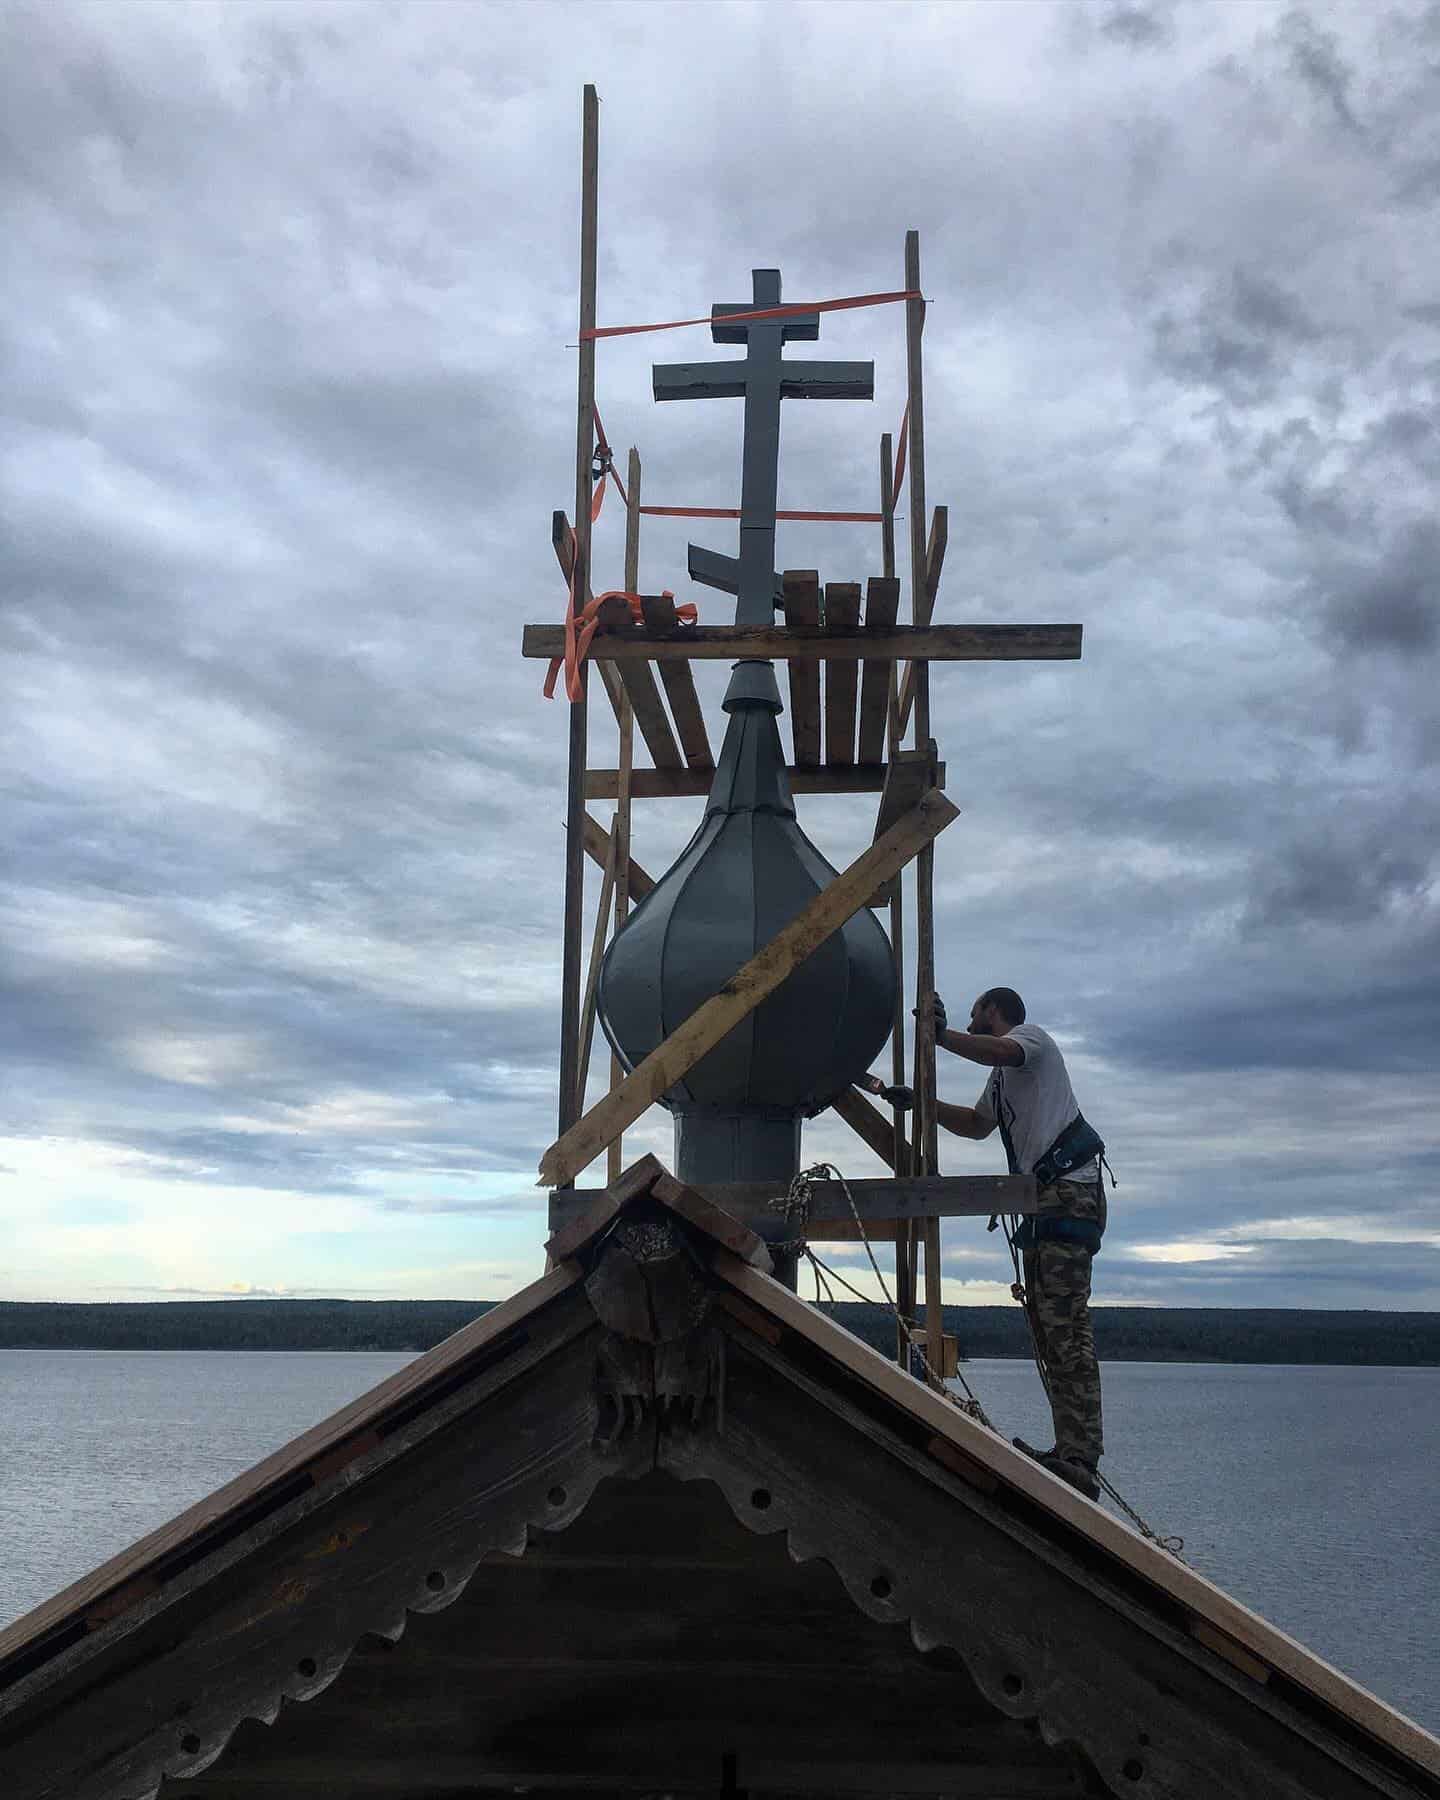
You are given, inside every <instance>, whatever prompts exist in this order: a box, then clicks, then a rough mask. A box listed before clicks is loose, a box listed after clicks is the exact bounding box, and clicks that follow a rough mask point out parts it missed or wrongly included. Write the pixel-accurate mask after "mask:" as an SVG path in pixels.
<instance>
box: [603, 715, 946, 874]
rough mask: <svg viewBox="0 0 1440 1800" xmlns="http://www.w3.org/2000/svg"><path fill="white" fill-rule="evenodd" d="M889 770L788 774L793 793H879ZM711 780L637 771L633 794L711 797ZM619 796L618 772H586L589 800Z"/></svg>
mask: <svg viewBox="0 0 1440 1800" xmlns="http://www.w3.org/2000/svg"><path fill="white" fill-rule="evenodd" d="M817 742H818V739H817ZM886 767H887V765H886V764H885V763H856V764H854V765H853V766H852V767H851V768H848V769H817V768H809V767H807V768H797V767H796V766H795V764H794V763H791V764H790V765H789V767H788V768H787V769H786V771H785V774H786V776H787V777H788V779H789V782H790V792H791V793H792V794H879V793H883V792H884V789H885V770H886ZM711 779H712V777H711V775H710V774H709V773H708V772H707V771H705V770H704V769H636V770H634V771H633V773H632V774H631V777H630V795H631V798H632V799H635V800H685V799H690V798H692V797H693V796H695V795H696V794H708V793H709V792H710V782H711ZM944 785H945V764H944V763H943V762H942V763H937V764H936V767H935V786H936V787H942V788H943V787H944ZM619 796H620V771H619V770H618V769H587V770H586V771H585V798H586V799H587V800H616V799H618V798H619ZM631 866H632V867H633V866H634V865H633V864H632V865H631Z"/></svg>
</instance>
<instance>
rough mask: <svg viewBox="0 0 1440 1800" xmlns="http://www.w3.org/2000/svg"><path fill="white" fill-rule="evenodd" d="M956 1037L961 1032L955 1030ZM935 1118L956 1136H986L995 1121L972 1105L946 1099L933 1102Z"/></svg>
mask: <svg viewBox="0 0 1440 1800" xmlns="http://www.w3.org/2000/svg"><path fill="white" fill-rule="evenodd" d="M955 1035H956V1036H957V1037H959V1036H961V1035H962V1034H961V1033H959V1032H957V1033H956V1034H955ZM935 1120H936V1123H937V1124H940V1125H943V1126H944V1127H945V1129H946V1130H947V1131H953V1132H954V1133H955V1135H956V1137H967V1138H987V1137H989V1135H990V1133H991V1132H992V1131H993V1130H994V1129H995V1121H994V1120H993V1119H992V1118H990V1117H988V1116H982V1115H981V1114H980V1113H978V1112H976V1110H975V1108H974V1107H973V1106H952V1105H951V1104H950V1102H949V1101H948V1100H937V1101H936V1102H935Z"/></svg>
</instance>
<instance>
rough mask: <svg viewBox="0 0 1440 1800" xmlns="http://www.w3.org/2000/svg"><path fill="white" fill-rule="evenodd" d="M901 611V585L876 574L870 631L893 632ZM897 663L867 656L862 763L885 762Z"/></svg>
mask: <svg viewBox="0 0 1440 1800" xmlns="http://www.w3.org/2000/svg"><path fill="white" fill-rule="evenodd" d="M899 609H900V583H899V582H898V581H886V580H885V579H884V578H883V577H881V576H875V575H872V576H871V577H870V581H869V583H868V585H867V587H866V590H865V627H866V630H867V631H889V630H890V629H891V628H892V627H893V626H894V624H895V617H896V614H897V613H898V611H899ZM894 667H895V664H894V663H893V662H890V661H887V660H886V659H885V658H883V657H867V658H866V661H865V673H864V675H863V676H862V677H861V680H860V747H859V751H858V759H859V761H861V762H862V763H877V762H883V761H884V760H885V723H886V713H887V711H888V709H889V705H890V677H891V673H892V671H893V670H894Z"/></svg>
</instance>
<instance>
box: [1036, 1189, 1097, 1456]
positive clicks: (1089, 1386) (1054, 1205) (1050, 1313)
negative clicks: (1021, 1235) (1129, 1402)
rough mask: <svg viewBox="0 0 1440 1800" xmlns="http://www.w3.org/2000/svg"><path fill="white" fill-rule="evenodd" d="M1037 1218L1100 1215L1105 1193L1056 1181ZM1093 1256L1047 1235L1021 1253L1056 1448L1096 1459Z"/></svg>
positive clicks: (1065, 1453) (1042, 1193)
mask: <svg viewBox="0 0 1440 1800" xmlns="http://www.w3.org/2000/svg"><path fill="white" fill-rule="evenodd" d="M1039 1198H1040V1216H1041V1217H1042V1218H1043V1217H1044V1216H1046V1215H1047V1214H1048V1215H1049V1216H1050V1217H1052V1218H1054V1217H1061V1216H1063V1217H1066V1218H1071V1219H1097V1220H1101V1221H1102V1222H1103V1208H1104V1198H1103V1196H1102V1195H1099V1194H1097V1192H1096V1189H1095V1188H1094V1187H1091V1186H1083V1187H1082V1186H1081V1185H1080V1184H1079V1183H1077V1182H1073V1181H1057V1182H1056V1183H1055V1185H1054V1186H1053V1187H1048V1188H1042V1189H1041V1190H1040V1196H1039ZM1092 1260H1093V1259H1092V1257H1091V1254H1090V1252H1089V1251H1088V1250H1086V1249H1083V1248H1082V1247H1081V1246H1080V1245H1079V1244H1068V1243H1065V1242H1063V1241H1060V1240H1057V1239H1053V1238H1052V1239H1046V1240H1043V1241H1042V1242H1041V1243H1039V1244H1037V1245H1036V1246H1035V1248H1034V1249H1033V1250H1027V1251H1026V1252H1025V1304H1026V1311H1027V1312H1028V1313H1029V1315H1030V1324H1031V1327H1032V1329H1033V1330H1034V1333H1035V1342H1036V1344H1037V1345H1038V1346H1039V1349H1040V1354H1041V1356H1042V1357H1044V1359H1045V1367H1046V1373H1047V1375H1048V1377H1049V1382H1050V1410H1051V1412H1052V1413H1053V1414H1054V1415H1055V1448H1056V1449H1057V1450H1058V1451H1059V1452H1060V1453H1061V1455H1062V1456H1073V1457H1078V1458H1079V1459H1080V1460H1081V1461H1082V1462H1087V1463H1090V1464H1092V1465H1093V1464H1095V1463H1098V1462H1099V1460H1100V1458H1101V1456H1102V1455H1103V1453H1104V1450H1105V1437H1104V1430H1103V1421H1102V1417H1101V1410H1100V1365H1099V1363H1097V1362H1096V1360H1095V1334H1094V1332H1093V1331H1092V1330H1091V1326H1090V1264H1091V1262H1092Z"/></svg>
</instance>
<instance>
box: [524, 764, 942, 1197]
mask: <svg viewBox="0 0 1440 1800" xmlns="http://www.w3.org/2000/svg"><path fill="white" fill-rule="evenodd" d="M959 816H960V809H959V807H957V806H956V805H954V804H953V802H951V801H950V800H947V799H946V797H945V795H944V794H942V793H941V792H940V790H939V789H938V788H932V789H931V790H930V791H929V792H928V793H927V794H926V795H925V796H924V798H923V799H922V800H921V801H920V803H919V805H918V806H915V807H913V808H912V809H911V810H910V811H909V812H908V813H906V814H905V815H904V817H903V818H901V819H899V820H897V821H896V823H895V824H894V825H893V826H892V827H891V828H890V830H889V831H887V832H886V833H885V835H884V836H883V837H881V838H879V839H878V840H877V841H876V842H875V843H873V844H872V845H871V846H870V848H869V849H868V850H866V851H865V852H864V854H863V855H861V856H858V857H856V859H855V861H854V862H852V863H851V864H850V866H849V868H848V869H846V870H845V871H844V873H843V874H840V875H837V876H836V877H835V879H834V881H832V882H831V883H830V885H829V886H828V887H827V888H825V889H824V890H823V892H821V893H819V894H817V895H816V896H815V898H814V899H813V900H812V901H811V902H810V904H809V905H808V906H806V907H803V908H802V909H801V911H800V912H798V913H797V914H796V916H795V917H794V918H793V919H792V920H791V921H790V923H789V924H788V925H786V926H784V927H783V928H782V929H781V930H780V931H778V932H777V933H776V934H775V936H774V937H773V938H771V940H770V942H769V943H768V944H766V945H765V947H764V949H763V950H757V951H756V953H755V955H754V956H752V957H751V958H750V960H749V962H747V963H746V964H745V965H744V966H743V967H742V968H740V969H738V970H737V971H736V972H735V974H734V975H732V976H731V977H730V979H729V981H727V982H726V983H725V985H724V987H722V988H721V989H720V991H719V993H718V994H712V995H711V997H710V998H709V999H708V1000H707V1001H705V1003H704V1004H703V1005H702V1006H699V1007H697V1008H696V1010H695V1011H694V1012H693V1013H691V1015H690V1017H689V1018H688V1019H686V1021H685V1022H684V1024H683V1025H678V1026H677V1027H676V1028H675V1030H674V1031H672V1032H671V1033H670V1035H669V1037H668V1038H666V1039H665V1041H664V1043H663V1044H660V1045H658V1046H657V1047H656V1048H655V1049H654V1050H652V1051H651V1052H650V1054H649V1055H648V1056H647V1057H646V1058H645V1060H644V1061H643V1062H641V1063H639V1064H637V1065H636V1067H635V1068H634V1069H632V1070H631V1072H630V1073H629V1074H628V1075H627V1076H626V1077H625V1079H624V1080H623V1081H622V1082H621V1083H620V1085H619V1086H618V1087H616V1088H612V1089H611V1091H610V1092H609V1093H608V1094H607V1095H606V1096H605V1097H604V1099H603V1100H599V1101H597V1102H596V1104H595V1105H594V1106H592V1107H591V1108H590V1110H589V1112H587V1113H586V1114H585V1116H584V1117H583V1118H581V1119H577V1120H576V1122H575V1123H574V1124H573V1125H572V1126H571V1127H570V1129H569V1130H568V1131H566V1132H565V1133H564V1134H563V1135H562V1136H561V1137H560V1138H559V1139H557V1141H556V1142H555V1143H553V1144H552V1145H551V1146H550V1148H549V1149H548V1150H547V1151H546V1152H545V1154H544V1156H543V1157H541V1159H540V1180H539V1182H538V1184H537V1185H538V1186H540V1187H561V1186H563V1185H564V1184H565V1183H566V1182H568V1181H572V1180H573V1179H574V1178H575V1176H576V1175H578V1174H579V1173H580V1171H581V1170H582V1169H583V1168H585V1167H586V1166H587V1165H588V1164H590V1163H591V1162H593V1161H594V1160H595V1158H596V1157H597V1156H599V1154H600V1153H601V1151H602V1150H604V1148H605V1146H606V1145H607V1144H608V1143H609V1142H610V1140H611V1138H613V1137H615V1136H616V1135H617V1134H618V1133H620V1132H622V1131H624V1130H626V1129H627V1127H629V1126H630V1125H633V1124H634V1122H635V1121H636V1119H638V1118H639V1117H640V1115H641V1113H643V1112H644V1111H645V1109H646V1107H647V1106H649V1105H650V1104H651V1103H652V1102H653V1101H655V1100H658V1099H659V1098H660V1096H661V1095H662V1094H663V1093H665V1092H666V1090H667V1089H669V1088H672V1087H674V1085H675V1083H676V1082H677V1081H679V1080H680V1079H681V1078H682V1076H684V1075H685V1074H686V1073H687V1071H689V1070H690V1069H692V1068H694V1066H695V1064H696V1063H697V1062H699V1060H700V1058H701V1057H702V1056H704V1055H705V1054H706V1053H707V1052H708V1051H710V1050H713V1049H714V1048H715V1046H716V1044H718V1043H719V1042H720V1040H721V1039H722V1038H723V1037H725V1036H726V1035H727V1033H729V1032H731V1031H733V1030H734V1028H735V1027H736V1026H737V1025H738V1024H739V1023H740V1021H741V1020H742V1019H744V1018H747V1017H748V1016H749V1014H750V1013H752V1012H753V1011H754V1009H755V1008H756V1007H757V1006H758V1005H759V1004H760V1002H761V1001H762V1000H763V999H765V997H766V995H767V994H772V993H774V991H775V989H776V988H778V987H779V986H780V984H781V982H782V981H784V980H785V979H786V977H787V976H788V975H790V974H791V973H792V971H794V970H795V969H797V968H798V967H799V966H800V964H801V963H802V962H804V960H805V959H806V957H807V956H809V955H810V954H811V952H812V951H814V950H817V949H818V948H819V947H820V945H821V944H823V943H824V942H825V941H826V939H827V938H829V937H831V936H832V935H833V934H834V933H835V932H837V931H838V930H839V929H840V927H841V926H842V925H843V924H844V923H845V921H846V920H847V919H848V918H850V916H851V915H852V914H853V913H857V912H859V910H860V908H861V907H862V906H864V905H865V904H866V902H867V901H868V900H869V898H870V896H871V895H872V894H873V893H874V891H875V889H876V886H877V885H878V884H879V883H880V882H882V881H887V880H888V879H889V878H890V876H892V875H893V874H895V873H896V871H897V870H899V869H903V868H904V867H905V865H906V863H908V862H909V861H910V859H911V858H912V857H913V856H915V855H917V854H918V852H919V851H921V850H922V849H923V848H924V847H925V845H926V844H929V843H933V842H934V840H935V839H936V838H937V837H938V836H939V835H940V833H941V832H942V831H943V830H944V829H945V827H946V826H947V825H949V824H950V823H951V822H952V821H953V820H955V819H958V818H959Z"/></svg>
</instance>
